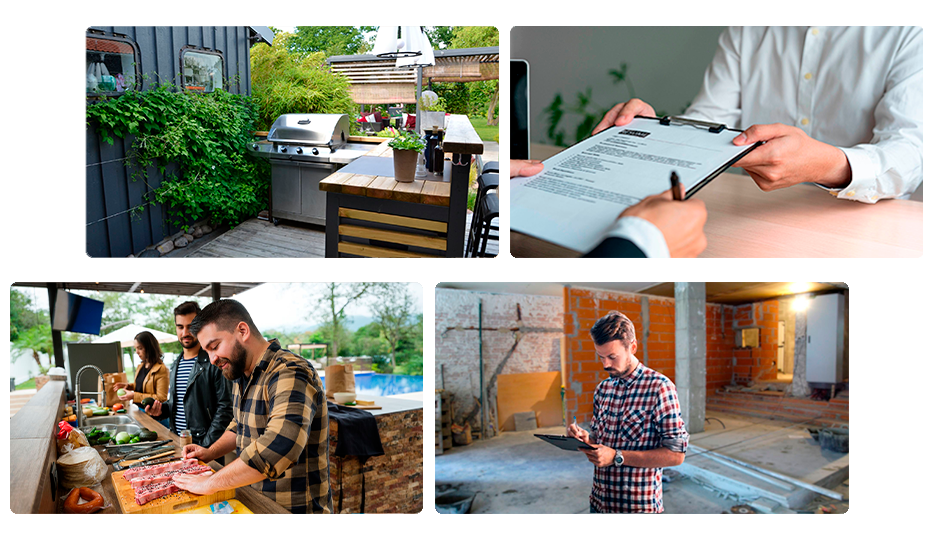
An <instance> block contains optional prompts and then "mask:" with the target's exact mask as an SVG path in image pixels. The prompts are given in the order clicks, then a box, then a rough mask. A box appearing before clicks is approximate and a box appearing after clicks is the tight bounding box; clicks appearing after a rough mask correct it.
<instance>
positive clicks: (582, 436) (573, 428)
mask: <svg viewBox="0 0 932 541" xmlns="http://www.w3.org/2000/svg"><path fill="white" fill-rule="evenodd" d="M566 435H567V436H569V437H571V438H576V439H577V440H579V441H582V442H585V443H589V432H587V431H585V430H583V429H582V428H580V427H579V425H578V424H576V416H575V415H574V416H573V424H571V425H570V426H568V427H567V428H566Z"/></svg>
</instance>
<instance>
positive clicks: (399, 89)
mask: <svg viewBox="0 0 932 541" xmlns="http://www.w3.org/2000/svg"><path fill="white" fill-rule="evenodd" d="M434 60H435V61H436V64H435V65H433V66H428V67H425V68H423V75H422V77H423V78H424V79H427V81H428V82H436V83H451V82H453V83H468V82H476V81H491V80H495V79H498V63H499V57H498V47H474V48H470V49H446V50H442V51H440V50H438V51H434ZM327 63H328V64H330V71H332V72H334V73H342V74H343V75H345V76H346V77H347V78H348V79H349V80H350V83H351V85H352V86H351V87H350V95H351V96H352V98H353V101H355V102H356V103H358V104H361V105H374V104H383V103H415V102H416V101H417V96H416V93H417V92H416V89H417V68H415V67H413V66H408V67H404V68H396V67H395V61H394V60H386V59H382V58H379V57H377V56H375V55H371V54H363V55H349V56H331V57H330V58H328V59H327Z"/></svg>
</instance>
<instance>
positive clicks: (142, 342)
mask: <svg viewBox="0 0 932 541" xmlns="http://www.w3.org/2000/svg"><path fill="white" fill-rule="evenodd" d="M133 345H134V346H135V347H136V355H138V356H139V358H140V359H141V360H142V362H141V363H139V366H137V367H136V380H135V381H134V382H133V383H116V384H114V386H113V390H114V391H117V390H119V389H125V390H126V394H125V395H123V396H122V400H132V401H133V402H135V403H136V404H137V405H139V404H141V402H142V401H143V400H145V399H146V398H152V399H154V400H158V401H160V402H164V401H165V400H167V399H168V382H169V378H168V367H166V366H165V363H163V362H162V348H160V347H159V341H158V340H156V339H155V336H154V335H153V334H152V333H151V332H149V331H142V332H141V333H139V334H137V335H136V339H135V340H134V344H133ZM140 409H142V406H140Z"/></svg>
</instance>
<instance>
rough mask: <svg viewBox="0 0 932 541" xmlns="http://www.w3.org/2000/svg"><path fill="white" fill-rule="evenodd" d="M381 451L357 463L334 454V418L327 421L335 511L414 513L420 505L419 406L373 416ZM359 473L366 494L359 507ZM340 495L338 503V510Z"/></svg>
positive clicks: (421, 448) (421, 413)
mask: <svg viewBox="0 0 932 541" xmlns="http://www.w3.org/2000/svg"><path fill="white" fill-rule="evenodd" d="M376 423H377V424H378V427H379V435H380V436H381V439H382V448H383V449H384V450H385V455H383V456H377V457H372V458H370V459H369V460H368V461H366V463H365V464H361V463H360V460H359V459H358V458H356V457H352V456H348V457H343V458H341V457H338V456H336V455H334V454H333V452H334V451H335V450H336V448H337V423H336V421H330V452H331V454H330V484H331V489H332V491H333V511H334V512H335V513H340V512H342V513H362V512H365V513H419V512H420V511H421V509H423V507H424V410H423V409H418V410H412V411H403V412H398V413H389V414H386V415H380V416H378V417H376ZM363 476H365V486H366V497H365V509H363V507H362V505H363V497H362V487H363ZM341 496H342V498H343V501H342V504H343V508H342V510H341V509H340V497H341Z"/></svg>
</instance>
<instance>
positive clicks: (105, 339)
mask: <svg viewBox="0 0 932 541" xmlns="http://www.w3.org/2000/svg"><path fill="white" fill-rule="evenodd" d="M142 331H149V332H151V333H152V334H153V335H154V336H155V339H156V340H157V341H158V343H159V344H169V343H171V342H177V341H178V337H177V336H175V335H174V334H168V333H167V332H162V331H157V330H155V329H149V328H146V327H143V326H142V325H136V324H133V325H127V326H125V327H123V328H122V329H117V330H115V331H113V332H111V333H107V334H105V335H103V336H101V337H100V338H98V339H96V340H94V341H93V343H94V344H112V343H113V342H119V343H120V347H121V348H131V347H133V340H134V339H135V338H136V335H137V334H139V333H141V332H142Z"/></svg>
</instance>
